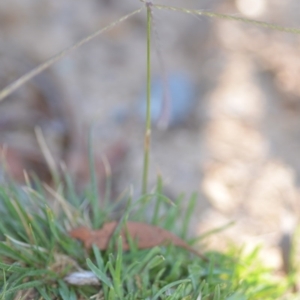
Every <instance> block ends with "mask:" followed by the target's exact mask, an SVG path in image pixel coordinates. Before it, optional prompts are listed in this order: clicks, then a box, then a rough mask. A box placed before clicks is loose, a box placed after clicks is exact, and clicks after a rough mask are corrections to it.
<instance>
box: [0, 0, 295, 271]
mask: <svg viewBox="0 0 300 300" xmlns="http://www.w3.org/2000/svg"><path fill="white" fill-rule="evenodd" d="M164 3H165V4H167V5H172V6H179V7H185V8H193V9H203V10H205V11H217V12H221V13H230V14H233V15H235V16H246V17H250V18H255V19H259V20H263V21H267V22H271V23H277V24H281V25H284V26H289V27H300V21H299V18H298V13H297V12H298V11H299V3H298V1H296V0H286V1H280V0H272V1H271V0H259V1H250V0H236V1H233V0H224V1H221V0H214V1H212V0H210V1H208V0H204V1H194V0H185V1H172V3H171V2H170V1H167V0H166V1H164ZM141 5H142V3H141V2H139V1H137V0H123V1H117V0H102V1H100V0H89V1H84V2H74V1H71V0H66V1H58V0H29V1H22V0H3V1H1V2H0V87H4V86H5V85H6V84H8V83H10V82H12V81H13V80H14V79H16V78H18V77H19V76H20V75H22V74H24V73H25V72H27V71H29V70H30V69H31V68H33V67H34V66H36V65H37V64H39V63H41V62H43V61H44V60H45V59H47V58H49V57H51V56H52V55H54V54H56V53H57V52H59V51H61V50H62V49H64V48H66V47H68V46H70V45H72V44H74V43H75V42H76V41H78V40H79V39H81V38H83V37H84V36H86V35H87V34H89V33H91V32H93V31H94V30H95V29H97V28H101V27H104V26H106V25H108V24H109V23H111V22H113V21H115V20H118V19H119V18H120V17H122V16H123V15H125V14H127V13H130V12H131V11H133V10H135V9H137V8H139V7H141ZM153 18H154V23H153V38H152V39H153V52H152V53H153V66H152V72H153V74H154V75H153V76H154V77H157V76H162V77H163V76H164V74H165V76H166V77H167V78H169V77H172V76H173V74H184V76H185V77H184V78H186V80H188V82H189V88H190V89H193V91H194V92H193V93H191V97H190V98H193V99H190V98H187V99H185V98H184V99H185V102H184V103H190V107H189V108H187V109H186V110H185V108H184V107H185V106H183V108H182V109H181V107H180V109H178V114H175V113H174V115H172V116H171V117H172V118H173V119H172V118H171V121H172V122H171V124H170V126H169V128H167V129H165V130H161V129H160V128H158V126H154V128H153V131H152V147H151V170H150V180H149V188H151V187H153V186H154V184H155V180H156V176H157V174H158V173H160V174H161V175H162V176H163V178H164V180H165V183H166V193H167V194H168V195H170V197H172V198H174V197H176V196H177V195H179V194H180V193H185V195H186V196H187V197H188V196H189V195H191V193H192V192H193V191H197V192H198V193H199V200H198V205H197V208H196V211H195V214H194V217H193V222H192V226H191V232H193V233H194V234H195V233H203V232H206V231H207V230H210V229H213V228H216V227H217V226H222V225H224V224H226V223H228V222H230V221H235V225H234V226H232V227H230V228H229V229H228V230H226V231H224V232H222V233H220V234H216V235H214V236H212V237H211V238H210V239H208V240H207V247H209V248H211V249H216V248H221V247H224V246H225V245H226V244H228V240H229V241H230V240H231V241H233V242H235V243H238V244H240V245H241V244H246V246H247V248H249V249H250V248H253V247H255V245H258V244H261V243H262V244H263V245H264V246H263V248H264V251H263V252H262V255H263V256H264V260H265V261H266V262H268V263H270V264H271V265H275V266H277V267H278V268H279V267H280V265H281V264H282V262H281V253H280V249H284V250H285V251H286V249H287V248H286V244H284V245H282V238H283V237H286V236H287V235H290V234H292V233H293V231H294V229H295V227H296V225H297V223H298V217H299V201H300V198H299V195H300V194H299V183H300V160H299V158H298V154H299V150H300V118H299V115H300V85H299V77H300V72H299V69H300V68H299V67H300V58H299V54H298V53H299V47H300V43H299V36H297V35H292V34H289V33H283V32H278V31H272V30H270V29H262V28H258V27H254V26H252V25H249V24H244V23H240V22H235V21H228V20H218V19H215V18H208V17H205V16H201V17H199V16H198V17H196V16H192V15H188V14H184V13H180V12H174V11H169V10H157V9H155V8H154V9H153ZM145 32H146V14H145V10H143V11H142V12H141V13H139V14H137V15H135V16H133V17H132V18H129V19H128V20H126V22H123V23H122V24H120V25H118V26H116V27H114V28H113V29H112V30H110V31H108V32H106V33H105V34H103V35H101V36H99V37H98V38H96V39H94V40H93V41H91V42H90V43H88V44H86V45H85V46H83V47H81V48H80V49H78V50H76V51H75V52H73V53H72V54H71V55H69V56H67V57H65V58H64V59H62V60H61V61H60V62H58V63H56V64H55V65H53V66H52V67H51V68H50V70H48V71H47V72H45V73H43V74H42V75H40V76H38V77H37V78H36V79H34V80H32V81H31V82H30V83H28V84H27V85H26V86H24V87H22V88H21V89H19V91H17V92H15V93H14V94H13V95H11V96H10V97H9V98H7V99H6V100H4V101H3V102H2V103H0V131H1V134H0V143H1V145H2V146H3V145H4V144H5V145H7V146H8V148H9V151H8V162H10V163H11V165H12V167H11V168H12V169H13V170H12V172H13V173H14V176H15V177H16V178H17V179H18V180H22V176H23V174H22V169H23V168H24V166H25V167H28V168H32V169H33V170H34V171H35V172H37V173H38V174H42V175H43V176H42V178H44V179H45V180H48V179H49V174H46V173H47V172H48V171H46V170H47V168H46V166H44V165H43V162H42V161H43V158H42V155H41V153H40V150H39V149H40V147H39V145H38V143H37V142H36V136H35V135H34V128H35V127H36V126H38V127H40V128H41V129H42V132H43V133H44V136H45V138H46V142H47V144H48V146H49V148H50V149H51V152H52V153H53V156H54V157H55V159H56V161H59V160H64V161H65V162H66V163H67V165H68V167H69V168H70V169H71V170H72V172H73V173H74V174H76V175H77V181H78V185H84V183H85V182H87V180H88V175H87V174H88V171H87V162H86V160H85V157H86V147H85V146H84V145H86V142H87V132H88V128H89V126H91V125H93V140H94V149H95V152H96V157H97V158H98V160H99V162H97V167H98V169H99V172H100V173H101V172H102V173H103V174H104V171H103V169H104V168H103V165H102V163H101V155H106V157H107V159H108V161H109V163H110V165H111V168H112V172H113V178H114V190H115V194H116V195H117V194H118V193H120V192H121V191H123V190H124V189H125V188H126V187H128V186H129V185H133V187H134V190H135V193H136V195H138V194H139V192H140V186H141V169H142V163H143V152H142V150H143V132H144V123H143V117H142V116H141V114H140V107H141V106H142V102H143V100H144V96H143V95H144V93H145V85H146V84H145V78H146V63H145V61H146V35H145ZM157 53H160V55H159V54H158V55H157ZM181 84H182V82H181V81H180V83H179V84H178V86H179V87H181ZM182 88H184V87H183V85H182ZM189 88H188V91H190V89H189ZM185 95H186V94H185ZM171 105H172V103H171ZM176 105H177V104H176V103H175V101H174V103H173V107H174V110H175V108H176ZM178 105H179V104H178ZM179 120H180V122H179ZM154 125H155V124H154ZM40 143H41V141H40ZM48 173H49V172H48ZM102 173H101V174H102ZM103 176H104V175H103ZM103 176H102V177H103ZM100 177H101V176H100ZM102 177H101V178H102ZM101 178H100V179H101ZM102 180H103V178H102ZM101 184H102V183H100V186H101ZM280 245H281V246H280Z"/></svg>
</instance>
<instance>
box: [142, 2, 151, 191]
mask: <svg viewBox="0 0 300 300" xmlns="http://www.w3.org/2000/svg"><path fill="white" fill-rule="evenodd" d="M150 51H151V8H150V6H149V4H148V5H147V110H146V131H145V141H144V167H143V183H142V193H143V194H146V193H147V183H148V173H149V154H150V140H151V53H150Z"/></svg>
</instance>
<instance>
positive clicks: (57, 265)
mask: <svg viewBox="0 0 300 300" xmlns="http://www.w3.org/2000/svg"><path fill="white" fill-rule="evenodd" d="M35 185H36V187H38V188H37V189H38V190H39V191H36V190H34V189H33V188H32V187H31V186H30V185H27V186H24V187H16V186H14V185H10V186H9V185H7V186H2V187H1V190H0V201H1V212H0V213H1V220H0V231H1V240H2V241H1V243H0V261H1V263H0V268H1V269H2V272H1V273H0V286H1V287H2V288H1V292H0V298H1V299H8V300H9V299H89V298H90V297H92V296H94V298H92V299H214V300H217V299H240V300H244V299H280V297H281V296H282V295H283V294H284V292H285V291H286V290H287V289H288V287H289V282H288V280H281V281H279V280H278V279H276V277H275V276H273V275H272V271H271V270H268V269H266V268H265V267H264V266H263V265H262V264H261V262H260V261H259V260H258V258H257V253H258V251H255V252H253V253H251V254H250V255H247V256H243V255H242V254H241V253H240V252H239V251H237V250H233V251H231V252H229V253H227V254H222V253H214V252H208V253H206V255H207V257H208V258H209V262H205V261H203V260H202V259H201V258H199V257H197V256H195V255H193V254H191V253H189V252H187V251H186V250H184V249H180V248H176V247H174V246H172V245H170V246H167V247H163V246H159V247H155V248H152V249H146V250H139V249H137V248H136V247H135V245H134V243H133V245H132V247H131V250H130V251H126V252H123V251H121V247H120V245H121V244H120V243H121V241H120V240H118V244H119V247H118V249H117V250H115V249H114V248H112V247H110V248H109V249H107V250H106V251H102V252H101V251H99V250H98V249H97V248H96V247H93V249H92V250H91V251H88V250H86V249H85V248H84V246H83V245H82V243H81V242H79V241H77V240H74V239H72V238H71V237H69V235H68V229H69V228H71V227H74V226H75V227H76V226H77V225H86V226H91V224H94V222H95V220H93V218H95V216H98V215H101V216H102V220H101V223H103V222H105V221H107V220H109V218H110V215H111V213H112V211H114V210H115V208H116V204H110V205H107V206H106V207H100V206H98V208H97V209H98V212H97V213H95V212H93V214H91V212H90V208H91V207H92V205H90V204H92V199H93V197H94V195H91V194H89V195H86V197H83V199H85V201H83V202H82V204H81V205H80V204H79V203H78V201H77V200H78V199H74V198H72V196H71V195H72V194H73V195H74V191H73V190H70V187H66V188H65V189H64V191H63V189H62V187H60V188H59V189H58V190H60V192H54V191H53V190H52V194H53V195H54V196H55V197H54V199H52V200H51V201H50V199H49V198H50V195H49V192H46V191H45V190H44V189H43V188H42V187H41V186H40V184H39V182H35ZM160 187H161V183H160V184H158V189H157V191H156V192H155V193H154V194H152V195H149V196H147V197H146V198H147V199H146V198H145V197H142V198H141V199H140V200H139V201H137V202H135V204H128V205H127V208H126V209H125V211H124V213H122V216H123V219H122V221H124V222H126V220H127V219H130V220H140V219H147V218H148V219H149V215H147V216H143V215H141V213H140V211H141V210H140V208H141V207H143V208H144V206H145V203H144V202H145V199H146V200H147V203H146V205H148V204H150V203H153V202H155V203H156V204H155V210H154V213H153V215H152V223H153V224H157V223H158V224H159V225H160V226H161V227H163V228H166V229H168V230H170V231H172V232H174V233H177V234H178V235H179V236H181V237H182V238H185V237H186V232H187V228H188V223H189V218H190V213H189V212H190V211H191V210H193V206H194V205H195V201H196V197H195V195H193V196H192V197H191V199H190V201H189V205H188V207H187V209H186V210H184V209H183V205H182V204H183V197H179V198H178V199H177V200H176V201H175V203H174V204H173V205H172V204H171V203H169V202H168V201H166V200H167V199H166V198H165V197H163V196H161V193H160V192H161V191H160ZM48 190H49V188H48ZM49 191H50V190H49ZM52 198H53V197H52ZM64 199H69V201H66V200H64ZM123 201H128V203H130V202H131V201H130V196H128V197H124V200H123ZM49 202H52V205H51V206H54V207H56V209H55V210H54V209H51V208H50V206H49ZM166 208H167V209H166ZM142 211H144V209H143V210H142ZM163 211H166V213H163ZM116 238H117V237H116ZM82 270H86V271H92V272H93V273H94V274H95V275H96V277H97V278H98V279H99V280H100V281H101V285H99V286H93V285H85V286H78V285H70V284H68V283H67V282H66V281H65V280H64V278H65V277H66V276H67V275H69V274H70V273H72V272H74V271H77V272H80V271H82ZM290 299H291V298H290Z"/></svg>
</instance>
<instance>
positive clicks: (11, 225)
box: [0, 3, 300, 300]
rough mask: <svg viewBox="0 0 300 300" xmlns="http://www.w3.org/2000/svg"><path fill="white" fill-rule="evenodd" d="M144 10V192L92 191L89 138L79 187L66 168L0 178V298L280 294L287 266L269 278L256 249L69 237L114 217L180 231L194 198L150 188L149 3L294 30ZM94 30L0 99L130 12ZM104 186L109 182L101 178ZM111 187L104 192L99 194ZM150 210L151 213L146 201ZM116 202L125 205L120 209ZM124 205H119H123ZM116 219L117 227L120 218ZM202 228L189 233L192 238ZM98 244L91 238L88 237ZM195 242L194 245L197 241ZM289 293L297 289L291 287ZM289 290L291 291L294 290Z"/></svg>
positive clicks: (289, 282)
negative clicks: (42, 176)
mask: <svg viewBox="0 0 300 300" xmlns="http://www.w3.org/2000/svg"><path fill="white" fill-rule="evenodd" d="M145 6H146V8H145V10H146V11H147V47H146V49H147V118H146V130H145V149H144V168H143V176H142V177H143V180H142V193H141V196H140V198H139V199H133V196H132V192H131V190H130V189H128V191H127V192H125V193H124V195H122V196H121V197H120V200H119V201H110V200H111V199H109V198H107V199H102V200H101V201H100V199H99V194H98V191H97V184H96V182H97V178H96V176H97V175H96V174H97V172H96V170H95V169H94V163H93V153H92V150H93V149H92V147H90V150H91V153H90V172H91V176H90V177H91V185H90V187H89V189H87V191H86V193H85V194H84V195H81V196H78V195H76V193H75V189H74V187H73V184H72V180H71V178H70V177H69V175H68V174H67V172H65V173H64V174H63V175H61V174H60V175H59V174H55V173H53V178H54V185H53V186H52V187H50V186H47V185H44V184H43V183H42V182H40V181H39V179H37V178H35V177H34V176H33V175H26V174H25V177H26V181H27V184H26V185H25V186H18V185H16V184H15V183H13V182H11V181H9V180H7V181H6V183H4V184H2V185H1V187H0V210H1V211H0V213H1V218H0V235H1V243H0V267H1V269H2V273H1V274H0V286H1V291H0V297H1V299H89V298H92V299H216V300H217V299H280V298H282V299H284V298H283V297H289V298H288V299H293V298H292V297H293V296H292V295H290V296H287V295H286V294H287V292H288V291H289V290H290V289H291V288H292V287H293V284H294V275H295V274H294V273H293V274H290V276H289V277H287V278H285V279H281V280H279V279H277V278H276V276H275V275H273V274H272V273H273V272H272V270H270V269H267V268H265V267H264V266H263V264H262V262H260V261H259V260H258V259H257V253H258V251H259V250H256V251H254V252H253V253H251V254H247V255H243V253H242V252H241V251H239V250H237V249H233V250H230V251H228V252H227V253H215V252H206V253H205V256H206V258H207V260H203V258H202V257H200V256H197V255H194V254H193V253H190V251H188V249H181V248H178V247H176V245H172V244H170V245H169V244H166V245H160V244H157V245H154V246H153V247H152V248H150V249H140V247H139V245H138V243H136V242H135V241H134V240H131V239H130V234H128V237H127V238H128V242H129V247H128V249H126V250H127V251H123V247H122V246H123V245H124V244H123V243H124V238H125V235H126V234H123V235H121V237H120V235H119V233H120V231H118V228H117V229H116V230H115V232H114V234H113V236H112V238H111V239H110V242H109V243H108V245H107V246H106V247H104V249H99V248H98V247H97V246H96V245H93V246H92V248H91V249H88V248H85V246H84V243H82V242H81V241H78V240H77V239H74V238H72V237H71V235H70V231H71V230H72V229H74V228H76V227H79V226H85V227H86V228H93V229H99V228H101V227H102V226H103V225H104V224H105V223H107V222H110V221H112V220H115V219H116V218H115V217H114V216H115V215H116V214H117V215H118V218H117V220H118V224H119V225H120V226H121V225H124V224H126V223H127V222H128V221H137V222H141V221H144V220H149V224H153V225H155V226H159V227H161V228H164V229H166V230H169V231H170V232H173V233H174V234H177V236H179V237H180V238H182V239H183V240H187V231H188V227H189V221H190V217H191V214H192V211H193V207H194V205H195V202H196V201H197V197H196V196H195V195H193V196H192V197H191V198H190V199H189V204H188V205H187V208H186V209H184V207H186V205H183V201H187V200H188V199H185V198H184V197H181V196H180V197H178V199H176V200H175V201H174V202H172V201H171V200H170V199H168V198H167V197H166V196H164V195H163V192H162V191H163V189H162V180H161V179H160V178H158V182H157V186H156V187H155V189H154V190H153V191H152V192H150V193H149V190H148V185H147V177H148V165H149V155H150V134H151V122H150V120H151V116H150V113H151V110H150V106H151V102H150V101H151V80H150V79H151V68H150V67H151V56H150V53H151V51H150V48H151V18H152V12H153V9H170V10H180V11H183V12H185V13H190V14H196V15H206V16H209V17H220V18H226V19H232V20H237V21H243V22H247V23H251V24H254V25H259V26H263V27H267V28H270V29H276V30H281V31H286V32H292V33H299V32H300V31H299V30H298V29H293V28H285V27H280V26H277V25H272V24H267V23H264V22H257V21H253V20H248V19H244V18H240V17H235V16H228V15H222V14H218V13H210V12H203V11H192V10H188V9H181V8H174V7H166V6H162V5H154V4H152V3H146V5H145ZM143 8H144V6H143V7H142V8H141V9H138V10H136V11H135V12H133V13H132V14H129V15H127V16H125V17H123V18H121V19H119V20H118V21H117V22H115V23H113V24H111V25H109V26H107V27H105V28H104V29H101V30H99V31H97V32H96V33H95V34H93V35H91V36H89V37H87V38H86V39H84V40H83V41H81V42H79V43H78V44H76V45H74V46H72V47H71V48H69V49H68V50H66V51H63V52H62V53H60V54H58V55H57V56H55V57H53V58H52V59H50V60H49V61H47V62H45V63H44V64H42V65H41V66H39V67H37V68H36V69H34V70H33V71H32V72H30V73H28V74H26V75H25V76H24V77H22V78H21V79H20V80H17V81H16V82H15V83H13V84H12V85H11V86H9V87H7V88H6V89H4V90H2V91H0V100H1V99H3V98H4V97H6V96H7V95H8V94H10V93H11V92H13V91H14V90H15V89H16V88H18V87H19V86H21V85H22V84H24V83H25V82H26V81H27V80H29V79H30V78H32V77H33V76H35V75H37V74H38V73H39V72H41V71H43V70H44V69H46V68H47V67H49V66H50V65H51V64H52V63H54V62H55V61H57V60H58V59H60V58H62V57H63V56H64V55H65V54H66V53H68V52H69V51H70V50H73V49H75V48H77V47H79V46H81V45H82V44H84V43H85V42H87V41H89V40H91V39H92V38H94V37H95V36H96V35H98V34H99V33H101V32H104V31H105V30H108V29H110V28H111V27H113V26H115V25H117V24H118V23H120V22H122V21H124V20H126V19H127V18H129V17H130V16H131V15H133V14H135V13H139V12H141V11H142V9H143ZM107 186H109V184H108V185H107ZM107 195H109V192H108V193H107ZM153 203H154V209H153V212H152V214H151V215H150V219H149V207H150V205H153ZM120 207H123V208H122V209H121V208H120ZM124 207H125V208H124ZM120 228H121V227H120ZM201 239H204V237H200V238H198V239H194V240H190V241H187V243H189V245H190V246H191V247H195V249H197V247H196V245H195V244H196V242H198V241H199V240H200V241H201ZM95 244H96V243H95ZM199 251H200V250H199ZM295 297H296V296H295ZM295 299H296V298H295Z"/></svg>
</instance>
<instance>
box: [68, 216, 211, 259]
mask: <svg viewBox="0 0 300 300" xmlns="http://www.w3.org/2000/svg"><path fill="white" fill-rule="evenodd" d="M118 224H119V223H118V222H115V221H113V222H108V223H105V224H104V225H103V227H102V228H101V229H99V230H91V229H89V228H87V227H79V228H76V229H73V230H72V231H70V232H69V234H70V236H71V237H72V238H75V239H79V240H80V241H82V242H83V243H84V246H85V247H86V248H91V247H92V245H93V244H95V245H96V246H97V247H98V248H99V249H100V250H106V249H107V247H108V244H109V241H110V239H111V237H112V235H113V233H114V231H115V230H116V227H117V226H118ZM127 234H128V235H130V237H131V238H132V239H133V240H134V241H135V242H136V244H137V246H138V248H139V249H146V248H152V247H155V246H159V245H166V244H168V243H171V244H173V245H175V246H178V247H181V248H184V249H186V250H188V251H189V252H192V253H194V254H196V255H197V256H199V257H201V258H202V259H204V260H205V261H207V258H206V257H205V256H204V255H202V254H201V253H199V252H197V251H196V250H195V249H193V248H192V247H191V246H189V245H188V244H187V243H186V242H184V241H183V240H182V239H180V238H179V237H178V236H176V235H174V234H173V233H171V232H169V231H167V230H165V229H162V228H160V227H157V226H154V225H149V224H145V223H141V222H127V223H126V225H124V227H123V228H122V229H121V231H120V235H121V236H122V241H123V250H129V249H130V246H129V242H128V239H127Z"/></svg>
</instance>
